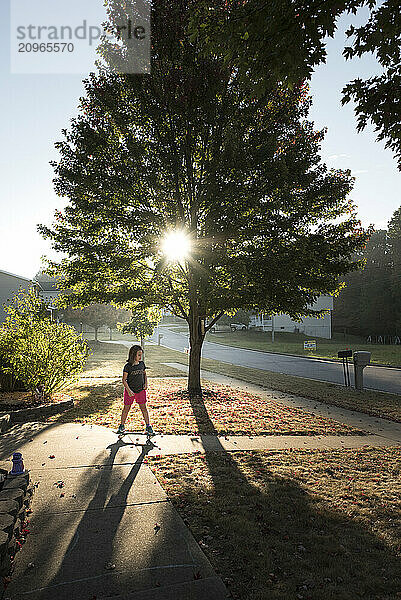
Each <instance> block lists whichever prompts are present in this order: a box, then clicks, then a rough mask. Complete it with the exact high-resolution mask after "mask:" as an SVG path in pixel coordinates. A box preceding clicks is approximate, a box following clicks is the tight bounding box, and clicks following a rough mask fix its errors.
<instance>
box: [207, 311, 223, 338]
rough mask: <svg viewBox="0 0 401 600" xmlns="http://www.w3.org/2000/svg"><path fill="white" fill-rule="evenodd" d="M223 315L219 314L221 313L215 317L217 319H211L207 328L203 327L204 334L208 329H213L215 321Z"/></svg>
mask: <svg viewBox="0 0 401 600" xmlns="http://www.w3.org/2000/svg"><path fill="white" fill-rule="evenodd" d="M223 315H224V312H221V313H219V314H218V315H217V317H215V318H214V319H213V321H211V322H210V323H209V325H208V326H207V327H205V333H206V332H207V331H209V329H211V328H212V327H213V325H214V324H215V323H217V321H218V320H219V319H220V317H222V316H223Z"/></svg>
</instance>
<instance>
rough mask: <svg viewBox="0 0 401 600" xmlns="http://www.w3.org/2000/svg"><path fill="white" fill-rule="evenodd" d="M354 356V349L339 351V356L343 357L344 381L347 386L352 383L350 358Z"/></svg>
mask: <svg viewBox="0 0 401 600" xmlns="http://www.w3.org/2000/svg"><path fill="white" fill-rule="evenodd" d="M351 356H352V350H348V349H347V350H340V351H339V352H338V358H342V359H343V372H344V383H345V386H346V387H349V386H350V385H351V383H350V379H349V369H348V359H349V358H350V357H351Z"/></svg>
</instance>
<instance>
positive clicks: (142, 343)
mask: <svg viewBox="0 0 401 600" xmlns="http://www.w3.org/2000/svg"><path fill="white" fill-rule="evenodd" d="M140 340H141V348H142V354H143V356H145V338H143V337H141V338H140Z"/></svg>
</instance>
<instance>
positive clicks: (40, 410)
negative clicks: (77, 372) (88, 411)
mask: <svg viewBox="0 0 401 600" xmlns="http://www.w3.org/2000/svg"><path fill="white" fill-rule="evenodd" d="M73 407H74V400H73V399H72V398H70V399H69V400H63V401H62V402H57V403H55V404H42V405H40V406H34V407H32V408H23V409H22V410H16V411H14V412H12V413H10V421H11V424H14V423H24V422H25V421H35V419H38V418H40V417H49V416H50V415H56V414H57V413H59V412H63V411H65V410H68V409H69V408H73Z"/></svg>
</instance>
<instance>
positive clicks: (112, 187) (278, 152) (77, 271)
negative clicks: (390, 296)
mask: <svg viewBox="0 0 401 600" xmlns="http://www.w3.org/2000/svg"><path fill="white" fill-rule="evenodd" d="M119 4H120V3H119ZM193 5H194V2H184V1H182V2H180V1H175V2H167V1H166V0H157V1H155V2H154V3H153V18H152V27H153V29H152V44H153V47H152V70H151V75H118V74H113V73H112V72H111V70H110V69H107V68H106V69H103V70H101V71H100V72H99V73H98V74H97V75H95V74H91V76H90V77H89V79H88V80H86V82H85V89H86V96H85V97H84V98H82V99H81V107H80V108H81V109H80V113H79V115H78V116H77V117H76V118H75V119H73V120H72V124H71V127H70V129H69V130H68V131H67V130H64V132H63V133H64V140H62V141H60V142H58V143H57V144H56V146H57V148H58V149H59V151H60V154H61V158H60V160H59V162H58V163H54V168H55V172H56V178H55V189H56V191H57V193H58V194H59V195H60V196H63V197H66V198H68V204H67V206H66V208H65V210H64V211H58V212H57V213H56V221H55V223H54V225H53V226H52V227H51V228H48V227H44V226H40V231H41V232H42V233H43V234H44V235H45V236H48V237H49V238H50V239H51V240H52V241H53V246H54V248H55V249H56V250H59V251H61V252H64V253H66V255H67V258H64V259H63V260H62V261H61V264H59V265H55V268H56V270H57V271H58V272H59V273H62V275H63V277H64V279H63V281H64V285H65V287H67V288H69V289H71V290H72V291H73V293H72V294H70V295H69V296H68V297H66V301H67V302H69V303H70V304H72V305H73V304H81V305H84V304H88V303H92V302H110V301H114V302H117V303H119V304H124V302H127V301H128V302H130V303H131V306H132V307H133V308H134V306H135V307H136V308H137V309H144V308H149V307H152V306H164V307H169V308H170V310H171V311H172V312H173V313H174V314H175V315H177V316H179V317H181V318H183V319H185V320H186V321H187V323H188V326H189V331H190V365H189V378H188V388H189V390H190V392H192V393H200V392H201V386H200V354H201V347H202V343H203V340H204V334H205V329H204V328H203V326H202V321H203V319H207V320H208V321H207V322H208V325H207V327H206V330H207V329H210V328H211V327H212V326H213V324H214V323H215V322H216V321H217V320H218V319H219V318H220V317H221V316H222V315H223V314H224V313H225V312H233V311H236V310H238V309H241V308H242V309H246V310H258V311H259V310H262V311H264V312H268V313H272V312H275V311H277V312H284V313H287V314H290V315H291V316H292V317H299V316H303V315H307V314H311V312H312V311H311V310H310V309H308V304H310V303H313V301H314V300H315V299H316V298H317V297H318V296H319V295H320V294H322V293H325V294H330V293H334V292H335V290H336V289H337V285H338V284H337V281H338V277H339V276H343V275H344V274H345V273H347V272H348V271H349V270H350V269H353V268H356V267H357V261H354V260H353V258H352V256H353V255H354V253H355V252H356V251H357V250H358V249H359V248H360V247H361V245H362V244H363V243H364V240H365V237H366V236H365V232H364V231H363V230H362V229H361V227H360V223H359V221H358V219H357V217H356V214H355V209H354V207H353V205H352V202H351V201H350V200H349V199H348V194H349V192H350V190H351V188H352V178H351V176H350V172H349V171H345V172H342V171H334V170H330V171H328V170H327V167H326V166H325V165H324V164H322V163H321V162H320V156H319V149H320V142H321V140H322V138H323V135H324V133H323V132H322V131H320V132H319V131H314V129H313V124H312V123H310V122H308V121H307V120H306V117H307V113H308V109H309V106H310V101H309V99H308V97H307V89H306V87H305V86H303V85H296V86H295V87H294V89H293V90H288V89H285V88H284V87H282V86H280V85H279V86H274V87H272V88H270V89H268V90H266V91H265V92H264V93H263V94H261V95H260V96H259V97H258V98H255V96H254V94H253V93H252V82H247V81H246V80H243V79H241V78H240V77H239V73H238V70H237V69H236V68H235V67H233V65H231V64H229V63H227V62H224V61H223V60H221V59H220V58H218V57H216V56H214V55H210V56H207V57H205V56H203V55H202V54H201V52H200V48H199V47H198V45H197V44H196V41H195V42H192V41H191V40H190V39H189V36H188V34H187V31H188V23H189V19H190V15H191V12H190V9H191V8H192V6H193ZM120 6H121V5H120ZM109 8H110V11H111V18H112V11H113V2H109ZM104 55H105V56H107V49H106V51H105V53H104ZM177 230H178V231H180V232H184V233H185V235H186V236H187V239H188V240H189V241H190V252H189V255H188V256H187V257H186V258H185V259H182V260H176V261H171V260H168V257H166V256H165V255H164V254H163V251H162V247H161V240H162V238H163V237H164V236H165V234H166V233H167V232H174V231H177ZM178 239H179V238H177V241H178Z"/></svg>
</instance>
